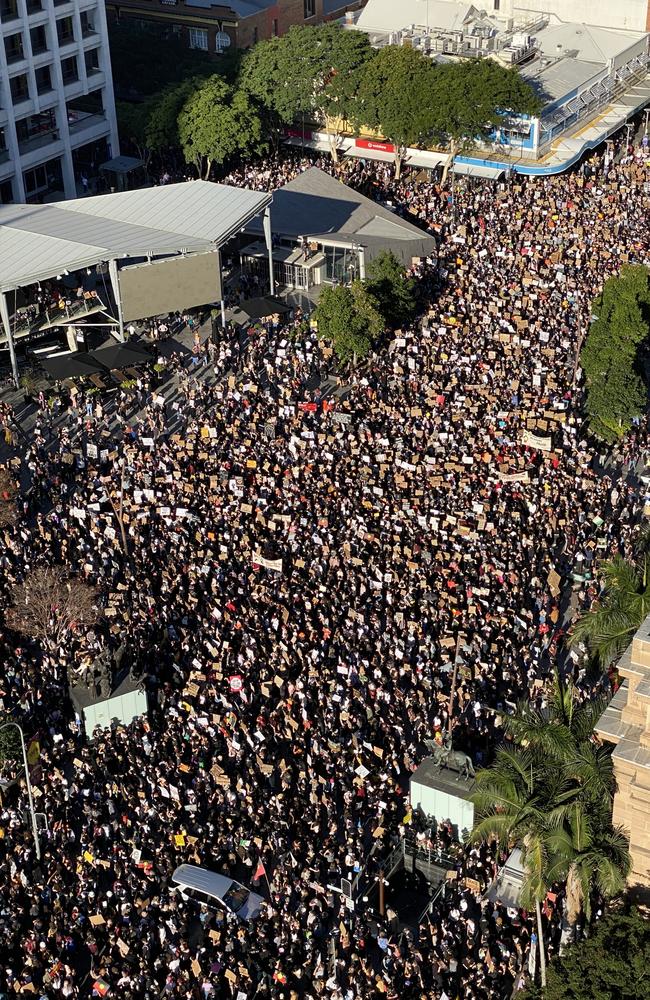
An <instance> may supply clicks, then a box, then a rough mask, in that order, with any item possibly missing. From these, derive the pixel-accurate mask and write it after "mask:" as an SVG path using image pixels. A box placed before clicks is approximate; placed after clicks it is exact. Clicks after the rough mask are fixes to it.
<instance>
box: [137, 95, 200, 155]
mask: <svg viewBox="0 0 650 1000" xmlns="http://www.w3.org/2000/svg"><path fill="white" fill-rule="evenodd" d="M201 86H202V80H201V78H200V77H193V78H192V79H191V80H183V81H182V82H181V83H176V84H173V85H172V86H171V87H167V88H166V89H165V90H163V92H162V94H161V95H160V97H158V98H156V99H155V100H153V101H152V102H151V103H150V105H149V116H148V118H147V123H146V127H145V137H146V140H147V145H148V146H149V148H150V149H152V150H154V151H155V152H161V151H162V150H164V149H169V148H171V147H174V146H175V147H178V146H180V138H179V134H178V117H179V115H180V113H181V111H182V109H183V107H184V106H185V104H186V103H187V101H188V100H189V99H190V97H192V96H193V95H194V94H195V93H196V91H197V90H199V89H200V88H201Z"/></svg>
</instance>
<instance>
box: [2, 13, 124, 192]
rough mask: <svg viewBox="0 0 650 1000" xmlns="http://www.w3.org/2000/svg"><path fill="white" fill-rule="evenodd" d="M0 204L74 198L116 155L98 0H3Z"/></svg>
mask: <svg viewBox="0 0 650 1000" xmlns="http://www.w3.org/2000/svg"><path fill="white" fill-rule="evenodd" d="M0 36H1V43H0V204H2V203H5V204H6V203H8V202H20V201H28V202H29V201H33V202H36V201H47V200H52V199H55V198H57V197H59V198H62V197H66V198H75V197H77V195H78V194H81V193H82V178H83V177H84V176H89V175H91V174H92V173H93V172H94V171H95V168H96V167H97V166H99V164H101V163H103V162H105V161H106V160H108V159H110V158H111V157H112V156H116V155H117V154H118V153H119V148H118V138H117V123H116V119H115V101H114V98H113V79H112V74H111V63H110V54H109V49H108V37H107V29H106V13H105V9H104V2H103V0H0Z"/></svg>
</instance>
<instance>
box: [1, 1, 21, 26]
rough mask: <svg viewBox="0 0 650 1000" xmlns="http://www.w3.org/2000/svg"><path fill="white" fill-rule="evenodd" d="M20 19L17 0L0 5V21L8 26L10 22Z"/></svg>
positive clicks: (3, 2)
mask: <svg viewBox="0 0 650 1000" xmlns="http://www.w3.org/2000/svg"><path fill="white" fill-rule="evenodd" d="M19 17H20V15H19V13H18V4H17V3H16V0H2V2H1V3H0V21H2V23H3V24H6V23H7V22H8V21H16V20H17V19H18V18H19Z"/></svg>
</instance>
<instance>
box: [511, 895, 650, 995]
mask: <svg viewBox="0 0 650 1000" xmlns="http://www.w3.org/2000/svg"><path fill="white" fill-rule="evenodd" d="M518 996H520V997H521V1000H639V998H640V997H647V996H650V921H648V920H647V918H645V917H644V916H643V915H642V913H641V912H640V911H639V909H638V908H636V907H633V908H632V909H630V910H629V911H628V912H627V913H610V914H608V915H606V916H605V917H603V918H602V919H601V920H600V921H599V922H598V923H597V924H596V925H595V926H594V927H593V928H592V930H591V933H590V935H589V937H588V938H587V939H586V940H584V941H581V942H580V943H579V944H574V945H571V946H570V947H569V948H568V949H567V951H566V952H565V954H564V955H562V956H561V957H559V958H554V959H553V961H552V962H551V963H550V965H549V968H548V978H547V983H546V988H545V989H544V990H541V989H538V988H537V987H536V986H532V985H531V986H529V987H528V988H527V989H526V990H525V991H524V992H523V993H521V994H518Z"/></svg>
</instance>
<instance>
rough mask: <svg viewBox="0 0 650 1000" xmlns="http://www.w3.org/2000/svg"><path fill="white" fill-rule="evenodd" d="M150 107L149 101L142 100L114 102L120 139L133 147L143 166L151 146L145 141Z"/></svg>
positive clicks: (148, 156)
mask: <svg viewBox="0 0 650 1000" xmlns="http://www.w3.org/2000/svg"><path fill="white" fill-rule="evenodd" d="M151 107H152V104H151V101H142V102H141V103H139V104H134V103H131V102H129V101H116V102H115V111H116V114H117V128H118V131H119V133H120V139H121V140H122V142H128V143H130V144H131V146H133V147H134V149H135V150H136V152H137V154H138V156H139V157H140V159H141V160H142V161H143V163H144V165H145V167H146V166H147V165H148V164H149V161H150V159H151V147H150V146H149V143H148V142H147V125H148V123H149V116H150V115H151Z"/></svg>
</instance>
